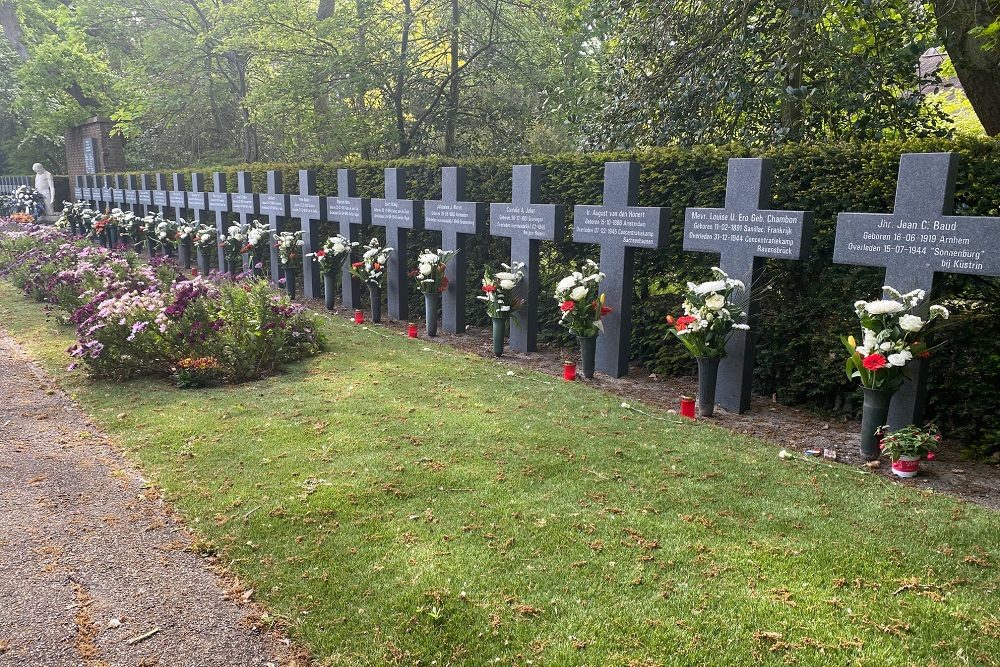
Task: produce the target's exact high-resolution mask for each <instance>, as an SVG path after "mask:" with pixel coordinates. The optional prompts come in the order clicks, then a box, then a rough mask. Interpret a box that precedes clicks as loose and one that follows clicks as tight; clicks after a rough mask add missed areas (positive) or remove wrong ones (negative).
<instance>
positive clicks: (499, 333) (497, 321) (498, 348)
mask: <svg viewBox="0 0 1000 667" xmlns="http://www.w3.org/2000/svg"><path fill="white" fill-rule="evenodd" d="M506 333H507V318H506V317H494V318H493V356H494V357H502V356H503V340H504V336H505V335H506Z"/></svg>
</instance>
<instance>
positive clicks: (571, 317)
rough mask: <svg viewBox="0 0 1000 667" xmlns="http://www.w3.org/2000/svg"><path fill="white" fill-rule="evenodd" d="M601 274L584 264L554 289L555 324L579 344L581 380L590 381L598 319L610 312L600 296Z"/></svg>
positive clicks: (589, 262)
mask: <svg viewBox="0 0 1000 667" xmlns="http://www.w3.org/2000/svg"><path fill="white" fill-rule="evenodd" d="M602 280H604V274H603V273H601V271H600V267H599V266H598V265H597V262H594V261H592V260H589V259H588V260H587V261H586V263H584V265H583V270H582V271H574V272H573V273H571V274H570V275H568V276H566V277H565V278H563V279H562V280H560V281H559V284H558V285H556V293H555V297H556V301H557V302H558V303H559V309H560V310H561V311H562V316H561V317H560V318H559V324H561V325H563V326H564V327H566V328H567V329H569V331H570V333H571V334H573V335H574V336H576V340H577V342H579V344H580V355H581V357H582V364H581V366H582V367H583V376H584V377H585V378H592V377H594V362H595V359H596V356H597V336H598V334H599V333H600V332H602V331H604V325H603V324H602V323H601V318H602V317H604V316H605V315H607V314H608V313H610V312H611V308H609V307H608V306H605V305H604V295H603V294H601V281H602Z"/></svg>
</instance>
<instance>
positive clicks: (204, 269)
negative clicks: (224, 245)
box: [197, 246, 212, 277]
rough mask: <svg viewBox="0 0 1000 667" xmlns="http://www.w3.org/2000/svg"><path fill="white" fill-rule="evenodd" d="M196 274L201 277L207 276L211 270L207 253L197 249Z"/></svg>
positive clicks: (199, 248)
mask: <svg viewBox="0 0 1000 667" xmlns="http://www.w3.org/2000/svg"><path fill="white" fill-rule="evenodd" d="M197 254H198V273H200V274H201V275H203V276H206V277H207V276H208V274H209V272H210V271H211V270H212V267H211V264H210V262H209V257H208V253H207V252H205V251H204V250H202V249H201V247H200V246H199V247H198V251H197Z"/></svg>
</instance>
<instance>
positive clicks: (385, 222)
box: [372, 167, 424, 320]
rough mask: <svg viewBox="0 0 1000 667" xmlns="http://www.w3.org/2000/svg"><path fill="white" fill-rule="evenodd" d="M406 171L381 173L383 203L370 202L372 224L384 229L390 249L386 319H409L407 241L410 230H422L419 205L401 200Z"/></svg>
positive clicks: (396, 168) (422, 224)
mask: <svg viewBox="0 0 1000 667" xmlns="http://www.w3.org/2000/svg"><path fill="white" fill-rule="evenodd" d="M405 196H406V170H405V169H403V168H402V167H393V168H388V169H386V170H385V199H372V224H373V225H379V226H381V227H385V244H386V246H388V247H390V248H393V253H392V254H391V255H390V256H389V266H388V267H386V287H387V290H386V291H387V298H388V303H389V317H390V318H392V319H394V320H406V319H409V315H410V312H409V303H408V299H407V294H408V292H409V290H408V289H407V288H408V286H409V281H410V278H409V276H407V272H406V262H407V261H408V259H409V257H408V249H407V247H406V246H407V240H408V232H409V230H411V229H423V228H424V206H423V202H422V201H417V200H413V199H404V198H403V197H405Z"/></svg>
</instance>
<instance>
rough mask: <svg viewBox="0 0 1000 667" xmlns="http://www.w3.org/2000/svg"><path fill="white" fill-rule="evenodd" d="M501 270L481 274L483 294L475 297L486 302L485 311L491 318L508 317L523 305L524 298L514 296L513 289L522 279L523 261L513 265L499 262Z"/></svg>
mask: <svg viewBox="0 0 1000 667" xmlns="http://www.w3.org/2000/svg"><path fill="white" fill-rule="evenodd" d="M500 267H501V268H502V269H503V271H500V272H498V273H490V271H489V269H487V270H486V272H485V273H484V274H483V294H481V295H480V296H477V297H476V298H477V299H479V300H480V301H485V302H486V312H487V314H488V315H489V316H490V317H491V318H497V317H510V314H511V313H512V312H513V311H515V310H517V309H518V308H520V307H521V306H523V305H524V299H519V298H517V297H515V296H514V290H516V289H517V286H518V285H519V284H520V283H521V280H523V279H524V272H523V271H522V269H523V268H524V263H523V262H516V263H514V264H513V265H507V264H501V265H500Z"/></svg>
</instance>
